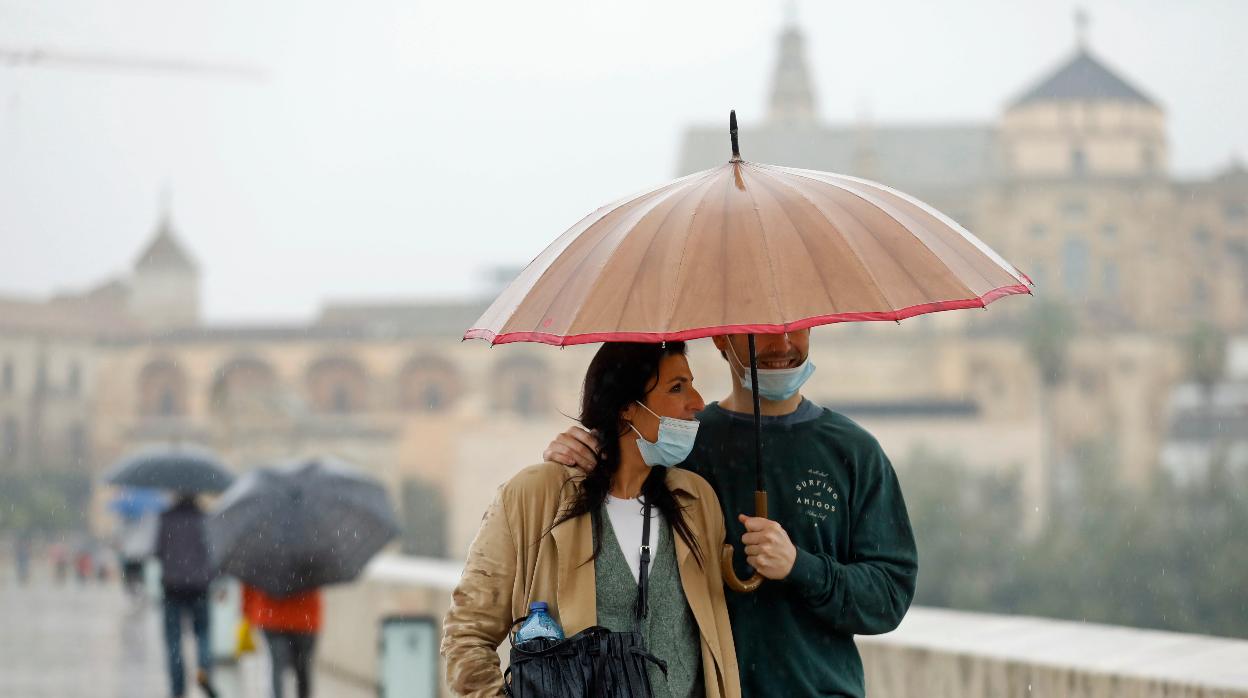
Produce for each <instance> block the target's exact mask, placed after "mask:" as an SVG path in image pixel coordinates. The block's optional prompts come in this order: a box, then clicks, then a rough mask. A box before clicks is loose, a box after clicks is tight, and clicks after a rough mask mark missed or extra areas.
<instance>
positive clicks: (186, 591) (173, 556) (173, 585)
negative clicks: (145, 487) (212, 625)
mask: <svg viewBox="0 0 1248 698" xmlns="http://www.w3.org/2000/svg"><path fill="white" fill-rule="evenodd" d="M156 559H157V560H159V561H160V584H161V587H162V588H163V589H164V593H165V599H164V607H165V649H166V651H167V652H168V662H169V685H170V689H171V690H172V692H173V696H174V698H182V696H185V695H186V672H185V670H184V668H183V666H182V619H183V616H188V615H189V616H190V617H191V627H192V628H193V629H194V631H195V650H196V655H197V657H198V664H199V667H198V669H199V671H198V672H197V673H196V682H197V683H198V684H199V686H200V688H202V689H203V690H204V692H205V693H207V694H208V695H209V696H213V697H215V696H216V691H215V690H214V689H213V687H212V683H211V682H210V681H209V675H208V672H209V671H210V670H211V668H212V647H211V646H210V645H209V639H208V638H209V634H208V585H209V584H210V583H211V582H212V578H213V576H214V575H213V570H212V566H211V564H210V563H209V561H208V538H207V533H206V530H205V528H204V512H203V511H202V510H200V508H199V505H197V504H196V503H195V497H194V496H193V495H183V496H181V497H180V498H179V499H178V502H177V504H174V505H173V507H171V508H170V509H168V510H166V511H164V512H162V513H161V515H160V523H159V525H158V527H157V532H156Z"/></svg>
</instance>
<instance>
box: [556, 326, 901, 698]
mask: <svg viewBox="0 0 1248 698" xmlns="http://www.w3.org/2000/svg"><path fill="white" fill-rule="evenodd" d="M713 341H714V342H715V347H716V348H717V349H719V351H720V354H721V355H722V356H723V357H724V359H725V360H726V361H727V362H728V365H729V368H730V370H731V372H732V392H731V393H730V394H729V395H728V397H726V398H724V399H723V400H721V401H720V402H718V403H712V404H710V405H708V406H707V408H706V409H705V410H703V411H702V412H701V413H699V414H698V421H699V429H698V434H697V441H696V443H695V445H694V450H693V452H692V453H691V454H690V456H689V458H688V459H687V460H686V461H685V462H684V463H683V464H682V465H681V466H680V467H684V468H688V469H690V470H693V471H694V472H696V473H698V474H699V475H701V476H703V477H704V478H706V479H707V480H708V481H709V482H710V483H711V486H712V487H713V488H714V489H715V492H716V493H717V494H718V496H719V500H720V504H721V505H722V507H723V510H724V515H725V517H726V518H727V527H728V540H729V541H740V543H741V545H743V546H744V547H745V555H746V557H745V560H744V561H743V560H742V559H741V555H740V553H739V552H738V554H737V555H736V558H735V566H736V571H737V575H738V576H739V577H741V578H743V579H744V578H747V577H748V576H750V575H751V574H752V573H753V571H755V570H756V571H758V573H759V574H761V575H762V576H763V577H765V578H766V579H768V580H771V581H768V582H766V583H764V584H763V585H762V587H760V588H759V589H758V591H755V592H754V593H750V594H736V593H729V594H728V610H729V614H730V616H731V619H732V631H733V638H734V640H735V642H736V647H737V654H738V659H739V665H740V667H741V685H742V693H743V695H745V696H747V697H757V698H762V697H764V696H781V695H783V696H857V697H861V696H864V695H865V687H864V681H863V671H862V660H861V659H860V657H859V655H858V650H857V648H856V647H855V646H854V640H853V636H854V635H871V634H878V633H884V632H888V631H890V630H892V629H894V628H895V627H897V625H898V624H899V623H900V622H901V619H902V617H903V616H904V615H905V613H906V610H907V609H908V608H909V607H910V600H911V599H912V598H913V596H914V586H915V579H916V575H917V570H918V560H917V554H916V552H915V547H914V535H913V533H912V531H911V528H910V519H909V516H908V514H907V513H906V506H905V502H904V500H903V499H902V495H901V488H900V486H899V485H898V482H897V477H896V474H895V473H894V472H893V468H892V465H891V464H890V463H889V461H888V458H887V457H886V456H885V455H884V452H883V451H882V450H881V448H880V445H879V443H878V442H877V441H876V440H875V438H874V437H872V436H871V435H870V434H869V433H867V431H866V430H864V429H863V428H862V427H860V426H858V425H857V424H855V423H854V422H853V421H851V420H849V419H848V418H846V417H844V416H842V415H840V414H837V413H835V412H833V411H831V410H827V409H823V408H820V407H819V406H817V405H815V404H814V403H813V402H811V401H810V400H807V399H806V398H804V397H802V394H801V387H802V385H803V383H805V381H806V380H807V379H808V378H809V377H810V374H811V373H812V372H813V370H814V366H813V364H811V363H810V361H809V358H808V355H809V346H810V331H809V330H802V331H800V332H790V333H787V334H775V335H756V336H755V341H756V343H757V352H758V368H759V371H758V374H759V376H758V382H759V393H760V397H761V404H762V415H763V467H764V474H763V475H764V482H765V483H766V488H767V493H768V506H769V510H770V512H769V513H770V515H771V518H770V519H764V518H760V517H754V516H746V515H745V514H744V513H743V512H746V511H752V509H753V507H754V503H753V496H754V489H755V464H754V453H755V451H754V429H753V419H754V417H753V411H754V410H753V397H752V394H751V391H750V386H751V383H750V379H749V363H748V362H749V348H748V347H749V344H748V341H749V340H748V337H747V336H746V335H729V336H720V337H715V338H713ZM596 447H597V443H596V441H595V440H594V437H593V435H592V434H590V433H588V432H586V431H585V430H583V429H580V428H579V427H573V428H572V429H570V430H568V431H567V432H565V433H563V434H561V435H559V436H558V437H557V438H556V439H555V441H554V442H552V443H551V444H550V446H549V447H548V448H547V450H546V453H545V454H544V455H545V457H546V459H547V460H554V461H558V462H562V463H566V464H568V465H576V466H579V467H581V468H586V469H588V468H592V467H593V464H594V463H595V458H594V449H595V448H596ZM747 565H748V567H747Z"/></svg>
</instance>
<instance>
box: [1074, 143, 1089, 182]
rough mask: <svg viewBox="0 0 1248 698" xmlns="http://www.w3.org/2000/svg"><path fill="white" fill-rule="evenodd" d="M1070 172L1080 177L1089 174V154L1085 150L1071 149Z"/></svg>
mask: <svg viewBox="0 0 1248 698" xmlns="http://www.w3.org/2000/svg"><path fill="white" fill-rule="evenodd" d="M1070 171H1071V173H1073V174H1075V175H1076V176H1078V175H1083V174H1087V172H1088V154H1087V153H1086V152H1084V150H1083V148H1079V147H1075V148H1071V149H1070Z"/></svg>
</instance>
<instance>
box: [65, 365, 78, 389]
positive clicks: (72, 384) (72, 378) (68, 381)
mask: <svg viewBox="0 0 1248 698" xmlns="http://www.w3.org/2000/svg"><path fill="white" fill-rule="evenodd" d="M80 389H82V368H81V367H80V366H79V365H78V362H77V361H75V362H74V363H72V364H70V365H69V373H68V375H67V376H66V378H65V390H66V392H68V393H69V394H70V395H77V394H78V391H79V390H80Z"/></svg>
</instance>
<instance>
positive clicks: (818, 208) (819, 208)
mask: <svg viewBox="0 0 1248 698" xmlns="http://www.w3.org/2000/svg"><path fill="white" fill-rule="evenodd" d="M776 181H778V182H782V183H784V185H785V186H787V187H789V188H790V189H792V190H793V191H795V192H797V195H798V196H800V197H802V198H803V199H805V200H806V203H808V204H810V205H811V206H812V207H813V208H814V209H815V210H816V211H818V212H819V215H821V216H823V217H824V219H825V220H827V221H828V222H829V223H830V222H831V218H829V217H828V212H827V211H825V210H824V208H823V206H820V205H819V204H818V203H817V202H815V200H814V199H812V198H810V197H809V196H808V195H807V194H806V192H805V191H803V190H802V189H801V188H799V187H797V186H796V185H794V184H793V183H791V182H786V181H785V180H783V179H780V178H778V177H777V178H776ZM833 204H834V205H836V206H837V208H840V209H841V210H842V211H844V212H845V215H847V216H849V217H850V218H852V219H854V220H855V221H857V222H858V224H859V225H861V226H862V228H863V229H864V230H867V231H868V232H869V231H870V229H869V228H868V227H867V225H866V224H864V223H863V222H862V220H861V219H860V218H858V216H855V215H854V213H853V212H852V211H850V210H848V209H846V208H844V207H843V206H841V205H840V204H837V203H836V202H833ZM842 239H843V240H845V245H846V247H848V248H849V251H850V252H851V253H853V255H854V258H855V259H857V260H858V265H859V266H860V267H861V268H862V270H863V271H864V272H866V274H867V276H868V277H870V279H871V285H872V286H873V287H874V288H875V291H876V294H877V295H878V296H879V297H880V298H881V299H882V300H883V301H884V305H885V306H886V307H887V308H888V309H889V310H890V311H893V312H895V311H897V310H899V309H900V308H898V307H897V304H895V303H893V301H892V300H891V299H890V298H889V297H888V294H887V293H886V292H885V290H884V287H883V286H882V285H881V284H880V280H879V279H877V278H876V277H875V272H873V271H871V267H870V266H869V265H868V264H867V260H865V259H863V257H862V253H861V252H859V251H858V246H857V245H855V244H854V243H853V242H852V241H851V240H850V237H849V236H848V235H846V236H842ZM889 254H890V256H891V253H889ZM908 273H909V272H908V271H907V274H908ZM821 276H822V275H821Z"/></svg>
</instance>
